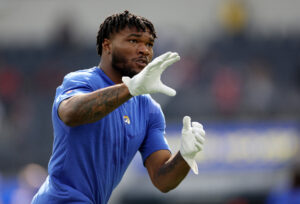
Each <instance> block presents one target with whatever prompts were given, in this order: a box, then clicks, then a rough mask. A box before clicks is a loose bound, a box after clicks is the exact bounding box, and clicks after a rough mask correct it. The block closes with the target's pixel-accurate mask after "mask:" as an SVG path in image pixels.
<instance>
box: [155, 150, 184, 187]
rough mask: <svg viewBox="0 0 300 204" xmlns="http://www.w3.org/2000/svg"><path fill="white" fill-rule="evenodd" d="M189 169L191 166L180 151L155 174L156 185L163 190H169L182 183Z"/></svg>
mask: <svg viewBox="0 0 300 204" xmlns="http://www.w3.org/2000/svg"><path fill="white" fill-rule="evenodd" d="M189 170H190V167H189V166H188V164H187V163H186V162H185V160H184V159H183V158H182V156H181V154H180V152H178V153H177V154H176V155H175V156H173V157H171V158H170V159H169V160H168V161H167V162H166V163H165V164H163V165H162V166H161V167H160V168H159V169H158V171H157V173H156V175H155V181H156V185H157V187H158V188H159V189H160V190H161V191H162V192H168V191H170V190H172V189H174V188H176V187H177V186H178V185H179V184H180V183H181V181H182V180H183V179H184V178H185V176H186V175H187V174H188V172H189Z"/></svg>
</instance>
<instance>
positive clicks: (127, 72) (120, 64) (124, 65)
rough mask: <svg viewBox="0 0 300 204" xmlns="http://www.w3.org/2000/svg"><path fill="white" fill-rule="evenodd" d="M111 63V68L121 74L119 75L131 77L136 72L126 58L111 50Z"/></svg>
mask: <svg viewBox="0 0 300 204" xmlns="http://www.w3.org/2000/svg"><path fill="white" fill-rule="evenodd" d="M111 64H112V67H113V69H115V70H116V71H117V72H119V73H120V74H121V76H128V77H133V76H134V75H136V74H138V73H137V72H136V71H135V70H133V69H132V68H131V66H130V65H129V63H128V60H127V59H126V58H125V57H123V56H122V54H118V53H116V52H112V60H111Z"/></svg>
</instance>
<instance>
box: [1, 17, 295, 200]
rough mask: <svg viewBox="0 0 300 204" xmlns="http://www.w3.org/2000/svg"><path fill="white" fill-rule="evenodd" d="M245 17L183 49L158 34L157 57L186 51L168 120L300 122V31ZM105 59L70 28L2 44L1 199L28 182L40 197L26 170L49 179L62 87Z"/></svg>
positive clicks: (168, 78) (165, 103) (175, 76)
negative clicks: (42, 40)
mask: <svg viewBox="0 0 300 204" xmlns="http://www.w3.org/2000/svg"><path fill="white" fill-rule="evenodd" d="M240 18H241V19H243V17H240ZM241 19H240V21H237V22H235V23H233V24H231V25H229V27H230V28H231V29H230V30H227V29H221V30H220V32H219V33H218V34H216V35H214V36H213V37H207V39H206V43H205V46H203V44H201V42H202V40H200V39H198V38H197V35H195V36H194V37H193V38H191V39H187V38H184V37H182V38H184V40H185V44H184V47H176V45H177V44H178V43H177V42H178V41H181V40H182V39H177V38H168V36H163V37H162V38H161V39H159V41H158V43H159V44H158V45H156V46H155V53H156V56H157V55H158V54H162V53H163V52H164V51H167V50H170V49H173V51H178V52H179V54H180V55H181V60H180V61H179V62H178V63H176V64H174V65H173V67H172V68H170V69H167V71H166V73H164V75H163V81H164V82H165V83H166V84H168V85H170V86H171V87H174V88H175V89H176V90H177V95H176V96H175V97H174V98H168V99H166V98H165V97H164V96H161V95H158V96H157V100H158V101H159V102H160V103H161V104H162V107H163V110H164V113H165V115H166V119H167V121H168V120H169V121H172V120H176V121H179V120H178V118H182V116H183V115H184V114H188V115H192V116H193V117H194V118H199V119H201V120H205V121H211V120H274V119H276V120H299V116H300V105H299V104H300V37H299V36H300V35H299V33H285V34H278V33H277V34H274V35H272V36H270V35H268V36H266V35H263V34H258V33H251V32H247V27H246V26H244V22H243V20H241ZM230 22H231V23H232V21H230ZM241 24H242V25H243V26H242V25H241ZM169 45H172V46H171V47H170V46H169ZM99 61H100V58H99V57H98V56H97V53H96V46H90V47H89V46H82V45H81V46H80V45H79V44H78V43H76V42H75V41H74V40H73V38H72V32H71V31H70V30H68V29H67V28H63V29H61V30H60V31H59V32H58V35H57V37H55V38H54V39H53V41H52V42H49V44H48V45H47V46H44V47H37V46H34V45H33V46H30V47H18V46H17V45H14V46H13V47H0V141H1V142H0V189H1V190H0V204H6V203H7V204H8V203H18V202H17V201H14V202H12V201H11V199H12V198H13V196H12V194H13V193H19V194H21V193H24V192H25V190H22V189H25V188H22V186H24V185H25V186H26V185H27V186H28V185H30V186H31V187H29V188H26V189H30V193H29V194H28V195H33V193H34V192H35V190H36V188H37V184H28V182H25V181H28V179H27V180H26V178H27V177H28V175H27V174H26V172H29V171H31V172H36V171H37V172H39V174H38V175H42V176H41V177H40V178H44V176H45V169H46V168H47V162H48V160H49V157H50V154H51V148H52V141H53V135H52V133H53V131H52V124H51V108H52V107H51V106H52V103H53V98H54V94H55V89H56V87H57V86H58V85H59V84H60V83H61V82H62V79H63V76H64V75H65V74H66V73H68V72H71V71H74V70H78V69H84V68H89V67H93V66H97V65H98V63H99ZM32 163H35V164H32ZM28 164H31V166H29V167H28ZM37 164H39V165H37ZM28 168H29V170H28ZM24 169H25V170H24ZM24 172H25V173H24ZM17 174H19V175H20V176H19V177H18V178H16V177H13V179H7V178H10V176H11V175H17ZM28 174H30V173H28ZM1 175H2V176H1ZM2 177H3V179H1V178H2ZM29 177H30V175H29ZM4 178H5V179H4ZM20 179H21V180H20ZM29 180H30V179H29ZM31 180H32V179H31ZM33 180H34V179H33ZM39 184H40V183H39ZM4 186H6V188H5V189H4ZM9 189H11V190H10V191H9ZM5 192H10V194H5ZM25 193H26V192H25ZM1 196H2V197H1ZM8 197H9V199H8ZM23 197H24V196H23ZM25 197H26V196H25ZM1 198H2V200H1ZM6 198H7V199H6ZM20 203H21V202H20ZM23 203H24V202H23Z"/></svg>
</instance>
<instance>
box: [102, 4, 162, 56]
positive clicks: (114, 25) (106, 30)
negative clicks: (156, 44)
mask: <svg viewBox="0 0 300 204" xmlns="http://www.w3.org/2000/svg"><path fill="white" fill-rule="evenodd" d="M127 26H128V27H129V28H132V27H135V28H137V30H138V31H141V30H142V31H143V32H145V31H146V29H149V32H150V34H151V35H152V36H153V37H154V38H156V32H155V29H154V26H153V24H152V23H151V22H150V21H149V20H148V19H146V18H144V17H141V16H136V15H134V14H132V13H130V12H129V11H127V10H125V11H124V12H123V13H117V14H113V15H111V16H109V17H107V18H106V19H105V20H104V22H103V23H102V24H101V25H100V28H99V31H98V35H97V52H98V55H99V56H101V55H102V43H103V41H104V39H105V38H107V39H109V38H110V36H111V34H113V33H115V32H119V31H121V30H123V29H124V28H125V27H127Z"/></svg>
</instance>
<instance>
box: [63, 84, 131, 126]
mask: <svg viewBox="0 0 300 204" xmlns="http://www.w3.org/2000/svg"><path fill="white" fill-rule="evenodd" d="M131 97H132V96H131V95H130V93H129V91H128V88H127V87H126V85H125V84H118V85H115V86H111V87H107V88H103V89H99V90H97V91H94V92H91V93H88V94H82V95H77V96H73V97H71V98H70V99H68V100H66V101H63V102H64V103H62V104H61V105H60V107H59V116H60V118H61V119H62V120H63V121H64V122H65V123H66V124H67V125H69V126H77V125H82V124H86V123H92V122H96V121H98V120H100V119H101V118H103V117H104V116H106V115H107V114H109V113H110V112H112V111H113V110H115V109H116V108H117V107H119V106H120V105H122V104H123V103H124V102H126V101H127V100H129V99H130V98H131Z"/></svg>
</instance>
